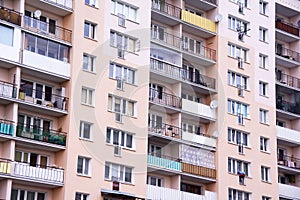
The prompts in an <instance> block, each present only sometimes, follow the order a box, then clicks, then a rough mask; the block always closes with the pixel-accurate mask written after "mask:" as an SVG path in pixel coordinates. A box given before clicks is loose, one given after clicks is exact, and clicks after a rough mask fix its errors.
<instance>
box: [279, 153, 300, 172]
mask: <svg viewBox="0 0 300 200" xmlns="http://www.w3.org/2000/svg"><path fill="white" fill-rule="evenodd" d="M277 157H278V165H282V166H286V167H289V168H293V169H300V159H298V158H294V157H292V156H287V155H284V156H279V155H277Z"/></svg>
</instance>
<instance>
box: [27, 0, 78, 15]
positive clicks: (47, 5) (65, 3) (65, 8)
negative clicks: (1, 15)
mask: <svg viewBox="0 0 300 200" xmlns="http://www.w3.org/2000/svg"><path fill="white" fill-rule="evenodd" d="M25 1H26V4H28V5H31V6H34V7H36V8H39V9H41V10H51V12H53V13H55V14H56V15H59V16H66V15H69V14H71V13H72V12H73V0H25Z"/></svg>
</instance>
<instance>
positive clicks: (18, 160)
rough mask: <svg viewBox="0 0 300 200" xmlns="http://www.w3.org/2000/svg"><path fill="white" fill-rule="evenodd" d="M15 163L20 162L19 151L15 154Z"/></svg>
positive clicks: (20, 155) (20, 154)
mask: <svg viewBox="0 0 300 200" xmlns="http://www.w3.org/2000/svg"><path fill="white" fill-rule="evenodd" d="M15 161H17V162H21V161H22V153H21V152H20V151H16V152H15Z"/></svg>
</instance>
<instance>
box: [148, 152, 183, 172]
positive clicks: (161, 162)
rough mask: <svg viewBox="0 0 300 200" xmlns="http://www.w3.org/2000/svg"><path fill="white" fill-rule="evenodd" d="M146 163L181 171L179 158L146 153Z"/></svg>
mask: <svg viewBox="0 0 300 200" xmlns="http://www.w3.org/2000/svg"><path fill="white" fill-rule="evenodd" d="M148 164H151V165H156V166H159V167H162V168H166V169H170V170H175V171H181V163H180V162H179V160H178V159H175V158H171V157H168V156H160V157H156V156H153V155H148Z"/></svg>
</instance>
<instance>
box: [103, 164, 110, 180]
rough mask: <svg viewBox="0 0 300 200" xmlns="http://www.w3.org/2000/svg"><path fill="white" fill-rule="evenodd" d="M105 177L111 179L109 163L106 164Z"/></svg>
mask: <svg viewBox="0 0 300 200" xmlns="http://www.w3.org/2000/svg"><path fill="white" fill-rule="evenodd" d="M104 177H105V178H107V179H109V165H108V164H105V174H104Z"/></svg>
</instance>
